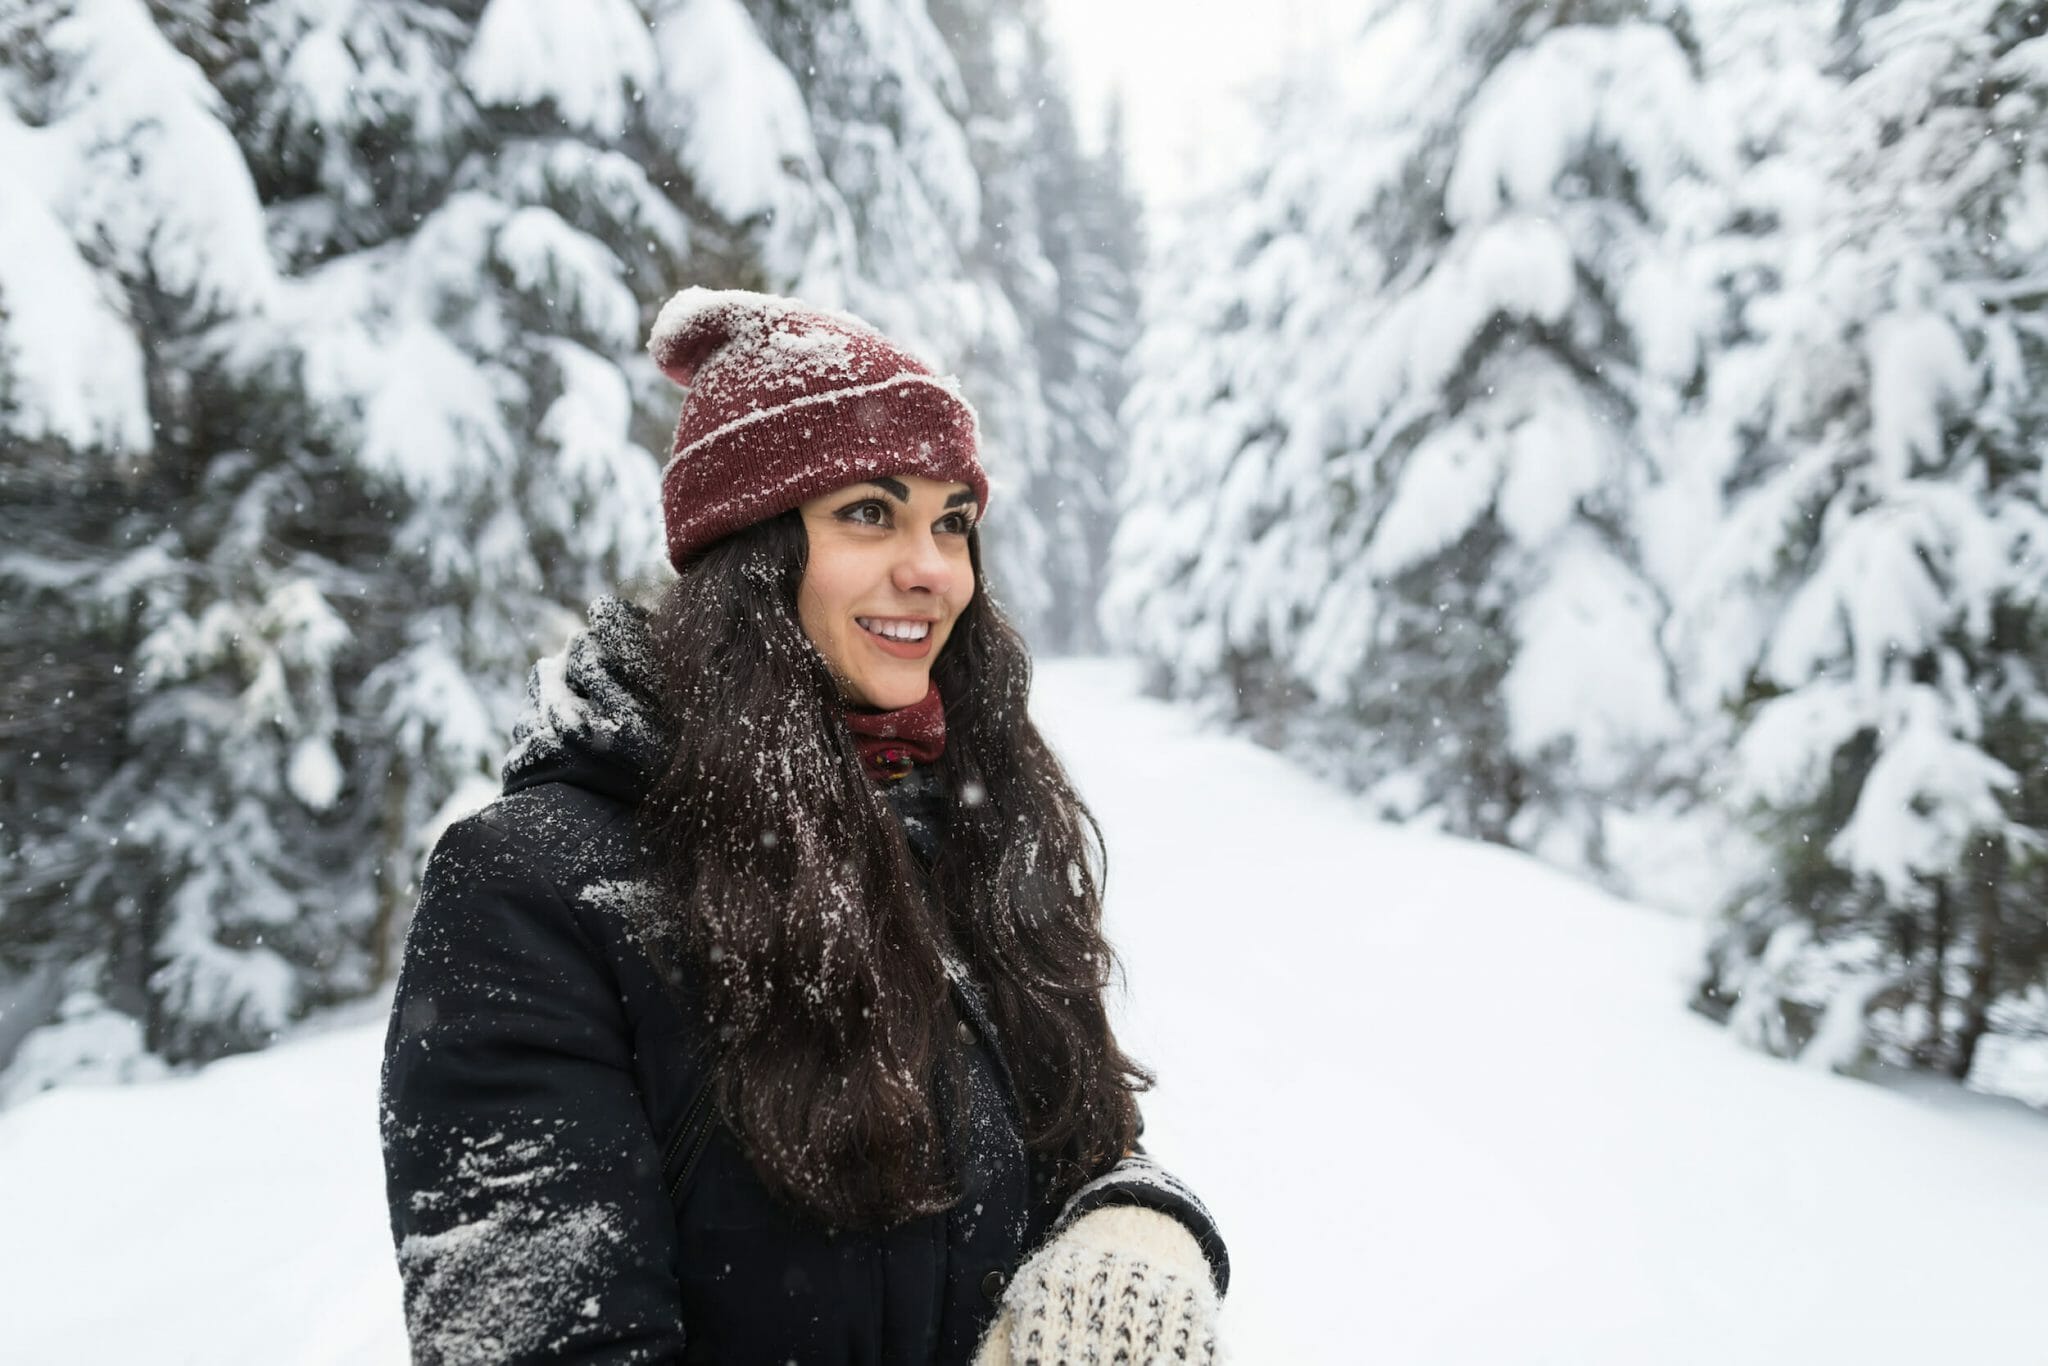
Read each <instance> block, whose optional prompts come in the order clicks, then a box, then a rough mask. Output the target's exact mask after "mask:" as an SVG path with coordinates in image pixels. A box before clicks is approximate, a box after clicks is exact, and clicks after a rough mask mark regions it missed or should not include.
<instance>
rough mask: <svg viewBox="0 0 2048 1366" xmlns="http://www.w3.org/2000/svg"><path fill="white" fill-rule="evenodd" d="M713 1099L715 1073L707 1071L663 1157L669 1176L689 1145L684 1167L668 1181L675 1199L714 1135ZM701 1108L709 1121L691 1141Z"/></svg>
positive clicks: (662, 1166)
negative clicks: (712, 1079) (713, 1076)
mask: <svg viewBox="0 0 2048 1366" xmlns="http://www.w3.org/2000/svg"><path fill="white" fill-rule="evenodd" d="M710 1100H711V1076H710V1074H709V1073H708V1072H707V1073H706V1075H705V1077H704V1080H703V1081H701V1082H699V1083H697V1094H696V1095H695V1096H693V1097H691V1099H690V1103H689V1105H688V1106H687V1107H686V1108H685V1109H684V1111H683V1122H682V1123H681V1124H679V1125H677V1126H676V1136H675V1138H674V1139H673V1140H672V1141H671V1142H670V1143H669V1145H668V1154H667V1156H665V1157H663V1158H662V1159H661V1170H662V1172H663V1174H664V1176H665V1175H666V1174H667V1172H668V1170H669V1167H670V1166H671V1164H673V1163H674V1162H675V1160H676V1154H677V1153H679V1152H681V1151H683V1150H684V1148H685V1146H687V1147H688V1149H689V1156H688V1159H687V1160H686V1161H685V1162H684V1163H683V1169H682V1170H681V1171H680V1172H678V1173H677V1174H676V1176H675V1179H674V1180H672V1181H669V1182H668V1195H669V1199H671V1200H674V1199H675V1198H676V1194H677V1193H678V1192H679V1191H681V1190H682V1187H683V1181H684V1180H685V1178H687V1177H688V1176H689V1174H690V1169H691V1168H692V1167H695V1166H696V1165H697V1158H698V1156H699V1155H700V1154H702V1152H703V1151H704V1140H706V1139H708V1138H709V1137H710V1136H711V1123H710V1120H711V1119H712V1118H713V1115H712V1107H711V1105H710ZM700 1112H702V1114H703V1118H704V1121H705V1122H704V1124H703V1126H702V1127H701V1129H698V1130H697V1133H696V1137H695V1141H694V1142H691V1141H689V1140H690V1139H691V1131H692V1129H693V1128H695V1127H696V1125H697V1121H698V1118H699V1113H700Z"/></svg>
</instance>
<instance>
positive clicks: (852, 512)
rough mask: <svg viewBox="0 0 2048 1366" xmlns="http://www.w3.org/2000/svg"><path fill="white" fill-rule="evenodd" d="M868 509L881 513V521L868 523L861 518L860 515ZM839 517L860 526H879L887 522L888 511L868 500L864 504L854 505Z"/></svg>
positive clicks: (872, 500)
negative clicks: (857, 523)
mask: <svg viewBox="0 0 2048 1366" xmlns="http://www.w3.org/2000/svg"><path fill="white" fill-rule="evenodd" d="M868 508H873V509H874V510H875V511H876V512H878V513H881V514H882V517H881V519H880V520H877V521H873V522H870V521H868V520H867V519H866V518H864V517H862V516H861V515H860V514H861V513H862V512H864V511H866V510H867V509H868ZM839 515H840V516H842V517H844V518H845V519H846V520H847V521H849V522H859V523H860V524H861V525H862V526H881V525H883V524H884V523H885V522H886V521H887V520H888V509H886V508H884V507H883V506H882V505H881V504H880V503H878V502H876V501H875V500H874V499H872V498H870V499H868V500H867V501H865V502H861V503H855V504H854V505H853V506H852V507H850V508H848V509H846V511H844V512H842V513H840V514H839Z"/></svg>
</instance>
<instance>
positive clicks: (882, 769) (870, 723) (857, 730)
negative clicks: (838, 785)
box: [845, 679, 946, 783]
mask: <svg viewBox="0 0 2048 1366" xmlns="http://www.w3.org/2000/svg"><path fill="white" fill-rule="evenodd" d="M845 716H846V725H847V728H848V729H849V730H851V731H852V732H853V743H854V745H855V746H856V747H857V748H858V749H859V750H860V757H861V762H862V764H863V765H865V766H866V768H867V771H868V776H869V777H870V778H873V779H874V780H875V781H876V782H879V783H893V782H895V781H896V780H897V779H898V778H901V777H903V776H904V775H906V774H908V773H909V772H910V769H911V765H913V764H928V763H930V762H931V761H932V760H934V759H936V758H938V757H939V755H940V754H941V753H942V752H943V751H944V750H945V748H946V704H945V703H944V702H942V701H941V700H940V699H939V685H938V681H937V680H936V679H934V680H933V682H932V685H931V687H930V689H929V690H928V691H926V693H925V695H924V697H923V699H922V700H920V701H917V702H913V703H911V704H910V705H909V706H907V707H898V708H897V709H896V710H895V711H856V710H854V709H853V708H851V707H849V708H847V709H846V712H845Z"/></svg>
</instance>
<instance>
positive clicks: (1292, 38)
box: [1044, 0, 1365, 205]
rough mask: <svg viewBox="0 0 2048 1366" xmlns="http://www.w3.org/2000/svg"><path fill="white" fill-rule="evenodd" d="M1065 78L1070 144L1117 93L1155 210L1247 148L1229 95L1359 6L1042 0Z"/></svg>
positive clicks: (1331, 0) (1097, 121)
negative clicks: (1071, 117)
mask: <svg viewBox="0 0 2048 1366" xmlns="http://www.w3.org/2000/svg"><path fill="white" fill-rule="evenodd" d="M1044 2H1045V9H1046V18H1047V21H1048V27H1049V29H1050V31H1051V34H1052V37H1053V39H1054V40H1055V41H1056V42H1058V43H1059V44H1060V46H1061V48H1062V49H1063V51H1064V52H1065V54H1066V59H1067V63H1068V67H1069V70H1070V72H1071V74H1072V76H1073V81H1074V89H1075V95H1076V103H1077V105H1078V109H1077V114H1078V116H1079V118H1080V122H1081V130H1082V136H1083V137H1084V139H1087V140H1088V141H1089V142H1090V145H1093V144H1094V140H1095V139H1096V138H1097V137H1099V133H1100V125H1101V121H1102V109H1103V103H1104V100H1105V98H1106V96H1107V95H1108V93H1109V91H1110V90H1111V89H1121V90H1122V91H1123V93H1124V111H1125V112H1124V128H1125V132H1126V135H1127V141H1128V143H1129V147H1130V157H1131V169H1132V173H1133V175H1134V176H1135V177H1136V178H1137V182H1138V187H1139V189H1140V191H1141V192H1142V193H1143V194H1144V195H1145V196H1146V198H1147V199H1149V200H1151V201H1152V202H1153V203H1154V204H1155V205H1164V204H1167V203H1171V202H1172V201H1174V200H1175V199H1177V198H1179V197H1181V196H1182V195H1183V194H1185V193H1186V192H1188V191H1190V190H1192V189H1197V188H1200V187H1201V186H1202V185H1203V184H1205V183H1206V182H1207V181H1208V180H1209V179H1210V178H1212V177H1214V176H1215V175H1216V174H1218V173H1219V172H1220V171H1221V170H1222V169H1223V168H1224V167H1227V166H1229V165H1232V164H1235V162H1236V160H1237V159H1239V158H1241V157H1243V156H1244V155H1245V154H1246V153H1247V152H1249V151H1250V150H1251V149H1252V147H1253V146H1254V144H1255V138H1254V136H1253V130H1252V129H1251V128H1250V127H1249V126H1248V125H1247V124H1246V122H1245V120H1244V118H1243V115H1242V112H1241V111H1240V109H1239V108H1238V105H1237V103H1236V102H1235V101H1234V100H1232V99H1230V98H1228V97H1229V95H1230V93H1231V90H1232V88H1233V87H1234V86H1236V85H1238V84H1240V83H1241V82H1243V81H1244V80H1246V79H1248V78H1252V77H1256V76H1261V75H1266V74H1270V73H1272V72H1275V71H1278V70H1280V69H1282V68H1284V67H1285V66H1286V65H1288V64H1289V63H1290V62H1291V61H1293V60H1296V59H1298V56H1299V54H1301V53H1303V52H1305V51H1314V50H1315V49H1316V47H1317V46H1319V45H1321V44H1324V43H1326V42H1327V41H1328V38H1329V35H1330V34H1331V33H1332V32H1333V31H1335V29H1336V26H1337V25H1338V23H1339V22H1340V20H1341V17H1342V16H1343V15H1345V14H1350V13H1357V12H1359V11H1361V10H1363V9H1364V7H1365V5H1364V0H1268V2H1267V3H1265V4H1248V3H1244V2H1243V0H1238V3H1230V4H1226V3H1220V0H1044Z"/></svg>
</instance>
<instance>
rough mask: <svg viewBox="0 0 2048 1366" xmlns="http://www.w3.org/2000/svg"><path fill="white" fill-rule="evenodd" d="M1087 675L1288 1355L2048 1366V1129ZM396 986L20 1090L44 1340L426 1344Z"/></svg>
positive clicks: (119, 1350)
mask: <svg viewBox="0 0 2048 1366" xmlns="http://www.w3.org/2000/svg"><path fill="white" fill-rule="evenodd" d="M1134 676H1135V675H1134V672H1133V671H1132V669H1131V668H1130V667H1128V666H1127V665H1125V664H1124V663H1122V662H1120V661H1080V662H1048V663H1045V664H1042V665H1041V666H1040V670H1039V675H1038V677H1039V683H1040V690H1039V697H1038V700H1037V706H1036V710H1037V714H1038V716H1039V718H1040V720H1041V723H1042V724H1043V726H1044V727H1045V729H1046V731H1047V732H1048V734H1049V735H1050V736H1051V738H1052V740H1053V743H1054V745H1055V746H1056V747H1057V748H1058V749H1059V751H1060V753H1061V754H1062V756H1063V757H1064V758H1065V759H1066V761H1067V762H1068V764H1069V765H1070V767H1071V768H1072V770H1073V772H1074V775H1075V777H1076V780H1077V781H1078V783H1079V784H1080V787H1081V790H1082V792H1083V795H1084V796H1085V797H1086V798H1087V799H1088V800H1089V802H1090V803H1091V804H1092V805H1093V807H1094V808H1095V811H1096V813H1097V815H1098V816H1099V817H1100V818H1101V820H1102V822H1103V826H1104V829H1105V832H1106V835H1107V838H1108V842H1109V858H1110V867H1109V883H1108V896H1109V907H1110V916H1111V920H1112V925H1113V932H1114V936H1115V938H1116V940H1117V942H1118V944H1119V945H1120V947H1121V948H1122V950H1123V952H1124V955H1125V960H1126V966H1127V969H1128V974H1129V983H1130V989H1131V993H1130V999H1129V1001H1128V1002H1127V1005H1126V1010H1125V1019H1126V1035H1127V1041H1128V1042H1129V1043H1130V1044H1131V1046H1132V1048H1133V1049H1134V1051H1135V1052H1136V1053H1137V1054H1138V1055H1139V1057H1140V1058H1141V1059H1143V1060H1144V1061H1146V1062H1147V1063H1149V1064H1150V1065H1151V1066H1153V1067H1154V1068H1155V1069H1156V1070H1157V1071H1158V1073H1159V1074H1160V1077H1161V1083H1160V1086H1159V1087H1158V1089H1157V1090H1156V1091H1155V1092H1153V1093H1152V1094H1151V1095H1150V1096H1149V1097H1148V1098H1147V1104H1146V1115H1147V1123H1146V1139H1147V1144H1148V1146H1149V1147H1150V1148H1151V1150H1152V1151H1153V1152H1154V1154H1155V1155H1156V1156H1158V1157H1159V1158H1160V1160H1161V1161H1163V1162H1165V1163H1166V1164H1167V1165H1168V1166H1169V1167H1171V1168H1172V1169H1173V1170H1175V1171H1176V1172H1177V1173H1179V1174H1180V1175H1182V1176H1183V1177H1185V1178H1186V1179H1187V1180H1188V1181H1189V1182H1190V1184H1192V1185H1193V1186H1195V1188H1196V1189H1198V1190H1199V1191H1201V1192H1202V1193H1203V1195H1204V1196H1205V1198H1206V1199H1207V1200H1208V1201H1209V1203H1210V1205H1211V1207H1212V1208H1213V1209H1214V1211H1215V1213H1216V1216H1217V1218H1218V1220H1219V1222H1220V1223H1221V1224H1222V1226H1223V1231H1224V1234H1225V1237H1226V1238H1227V1240H1228V1241H1229V1244H1230V1249H1231V1260H1232V1266H1233V1281H1232V1293H1231V1296H1230V1299H1229V1301H1228V1303H1227V1305H1226V1309H1225V1331H1226V1346H1227V1347H1228V1348H1229V1349H1230V1350H1231V1351H1232V1353H1233V1355H1234V1357H1235V1358H1236V1359H1237V1360H1238V1361H1239V1362H1241V1363H1245V1364H1246V1366H1253V1364H1254V1363H1267V1362H1272V1363H1281V1362H1287V1363H1296V1362H1299V1363H1310V1362H1315V1363H1322V1362H1330V1363H1346V1364H1349V1363H1389V1364H1390V1366H1392V1364H1396V1363H1398V1366H1424V1364H1425V1363H1453V1362H1455V1363H1489V1364H1491V1363H1539V1362H1556V1363H1570V1364H1571V1366H1605V1364H1606V1363H1628V1364H1629V1366H1641V1363H1647V1362H1654V1363H1659V1364H1660V1366H1679V1364H1680V1363H1694V1362H1697V1363H1703V1364H1704V1363H1714V1366H1727V1364H1728V1363H1741V1366H1765V1364H1766V1363H1788V1364H1789V1363H1801V1364H1802V1366H1805V1364H1807V1363H1827V1362H1855V1363H1857V1366H1882V1364H1883V1363H1893V1362H1896V1363H1901V1364H1902V1366H1905V1364H1907V1363H1910V1366H1922V1363H1924V1362H1927V1361H1930V1360H1938V1361H1986V1362H1989V1361H2000V1362H2006V1361H2010V1362H2025V1361H2038V1360H2041V1359H2042V1354H2043V1353H2044V1352H2048V1347H2044V1345H2043V1344H2044V1338H2043V1335H2042V1325H2043V1318H2042V1304H2043V1299H2042V1295H2043V1286H2044V1285H2048V1238H2044V1236H2043V1231H2044V1230H2048V1118H2044V1117H2042V1116H2040V1115H2037V1114H2034V1113H2032V1112H2028V1111H2023V1110H2021V1109H2019V1108H2017V1107H2010V1106H2004V1105H1999V1104H1994V1103H1990V1102H1987V1101H1985V1100H1983V1099H1982V1098H1980V1097H1975V1096H1972V1095H1969V1094H1967V1093H1964V1092H1962V1091H1960V1090H1956V1089H1953V1088H1948V1087H1941V1086H1925V1085H1922V1086H1915V1087H1913V1088H1911V1089H1905V1090H1902V1089H1887V1088H1882V1087H1878V1086H1873V1085H1870V1084H1867V1083H1862V1082H1855V1081H1850V1080H1846V1079H1842V1078H1838V1077H1835V1076H1832V1075H1829V1074H1826V1073H1823V1072H1817V1071H1814V1070H1811V1069H1806V1068H1801V1067H1798V1066H1796V1065H1792V1064H1787V1063H1783V1062H1778V1061H1774V1060H1771V1059H1768V1058H1765V1057H1762V1056H1759V1055H1757V1054H1754V1053H1750V1052H1746V1051H1743V1050H1741V1049H1739V1048H1738V1047H1737V1046H1736V1045H1735V1044H1734V1043H1733V1041H1732V1040H1730V1039H1729V1038H1728V1037H1727V1036H1726V1035H1725V1034H1723V1033H1721V1032H1720V1031H1718V1030H1716V1029H1714V1028H1713V1027H1711V1026H1709V1025H1707V1024H1706V1023H1704V1022H1703V1021H1700V1020H1698V1019H1697V1018H1695V1017H1693V1016H1691V1015H1689V1014H1688V1013H1687V1012H1686V1011H1685V1010H1684V1009H1683V1008H1682V1006H1681V1005H1680V1002H1681V1000H1682V998H1683V994H1684V992H1683V976H1684V973H1685V971H1686V970H1687V968H1688V966H1689V964H1690V961H1691V957H1692V953H1693V947H1694V944H1695V942H1696V938H1697V930H1696V929H1695V928H1693V927H1691V926H1689V925H1687V924H1684V923H1681V922H1676V921H1673V920H1671V919H1669V918H1667V917H1664V916H1661V915H1658V914H1656V913H1653V912H1649V911H1645V910H1642V909H1640V908H1638V907H1633V906H1630V905H1628V904H1626V903H1622V902H1618V901H1615V900H1614V899H1612V898H1610V897H1607V896H1605V895H1602V894H1600V893H1598V892H1595V891H1592V890H1589V889H1588V888H1586V887H1585V886H1583V885H1581V884H1579V883H1576V882H1574V881H1572V880H1571V879H1569V878H1566V877H1564V876H1562V875H1560V874H1558V873H1556V872H1553V871H1550V870H1548V869H1546V868H1544V867H1543V866H1541V865H1539V864H1536V863H1534V862H1532V861H1530V860H1529V859H1527V858H1524V857H1521V856H1519V855H1516V854H1513V853H1510V852H1507V851H1504V850H1499V849H1494V848H1489V847H1482V846H1478V845H1474V844H1471V843H1467V842H1463V841H1458V840H1451V839H1446V838H1441V837H1437V836H1432V835H1427V834H1419V833H1416V832H1412V831H1406V830H1401V829H1397V828H1391V827H1387V826H1384V825H1381V824H1378V823H1375V822H1374V821H1372V820H1369V819H1366V818H1364V817H1363V816H1361V815H1360V814H1359V813H1358V811H1357V809H1356V808H1355V806H1354V805H1353V804H1352V803H1351V802H1350V801H1349V800H1348V799H1347V798H1345V797H1344V796H1343V795H1341V794H1340V793H1338V792H1335V791H1333V790H1332V789H1330V788H1328V787H1325V786H1322V785H1320V784H1318V783H1315V782H1313V781H1311V780H1309V779H1307V778H1305V777H1303V776H1302V775H1301V774H1300V773H1299V772H1298V771H1296V770H1294V769H1292V768H1290V767H1289V766H1288V765H1287V764H1285V763H1284V762H1283V761H1281V760H1280V759H1278V758H1277V757H1275V756H1273V755H1271V754H1269V753H1267V752H1265V751H1262V750H1260V749H1258V748H1256V747H1254V746H1252V745H1250V744H1248V743H1245V742H1242V741H1237V740H1229V739H1222V738H1218V737H1213V736H1205V735H1202V734H1199V733H1197V732H1196V730H1195V729H1194V726H1193V724H1192V722H1191V721H1190V719H1189V717H1188V715H1187V714H1186V713H1184V712H1182V711H1179V710H1177V709H1174V708H1171V707H1166V706H1162V705H1159V704H1156V703H1152V702H1148V701H1145V700H1142V699H1138V698H1136V697H1135V696H1134V695H1133V682H1134ZM382 1032H383V1020H382V1008H381V1006H380V1005H379V1004H378V1003H375V1002H371V1003H366V1005H365V1006H364V1007H359V1008H357V1010H355V1011H354V1012H351V1014H350V1015H349V1016H347V1017H344V1018H340V1019H336V1020H331V1021H328V1022H326V1024H325V1025H324V1027H323V1028H322V1029H320V1030H318V1031H316V1032H310V1033H308V1034H307V1035H306V1036H305V1037H302V1038H299V1039H296V1040H294V1041H293V1042H291V1043H288V1044H285V1045H282V1046H279V1047H277V1048H275V1049H273V1050H271V1051H270V1052H268V1053H266V1054H263V1055H261V1056H255V1057H245V1058H235V1059H230V1060H228V1061H226V1062H222V1063H220V1064H217V1065H216V1066H214V1067H212V1068H209V1069H207V1070H206V1071H205V1072H204V1073H203V1074H200V1075H198V1076H193V1077H181V1078H174V1079H171V1080H166V1081H159V1082H151V1083H147V1084H142V1085H137V1086H132V1087H128V1088H125V1089H102V1088H74V1089H72V1090H68V1091H61V1092H56V1093H51V1094H48V1095H44V1096H41V1097H38V1098H36V1099H34V1100H31V1101H29V1102H26V1103H24V1104H23V1105H21V1106H19V1107H17V1108H16V1109H14V1110H12V1111H9V1112H7V1113H5V1114H0V1286H5V1288H6V1289H5V1301H6V1303H7V1305H8V1310H7V1313H6V1315H5V1322H4V1324H0V1358H4V1359H6V1360H9V1361H22V1362H38V1363H40V1362H54V1361H65V1362H130V1361H141V1360H147V1361H152V1362H158V1363H187V1362H189V1363H205V1366H228V1364H231V1363H243V1362H247V1363H262V1364H263V1366H288V1364H306V1366H310V1364H312V1363H356V1362H366V1363H396V1362H401V1361H403V1360H404V1358H405V1350H404V1334H403V1329H402V1326H401V1323H400V1318H399V1308H398V1278H397V1274H396V1271H395V1270H394V1267H393V1263H392V1257H391V1249H390V1245H389V1242H388V1235H387V1232H386V1225H385V1222H384V1200H383V1190H382V1174H381V1168H380V1166H379V1162H378V1154H377V1132H376V1119H375V1092H376V1079H377V1060H378V1052H379V1048H380V1045H381V1042H382Z"/></svg>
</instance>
